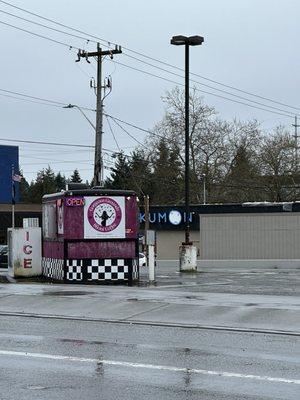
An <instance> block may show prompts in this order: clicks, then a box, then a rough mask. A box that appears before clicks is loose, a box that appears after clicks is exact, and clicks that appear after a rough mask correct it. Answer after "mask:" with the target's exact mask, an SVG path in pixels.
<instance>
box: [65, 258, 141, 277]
mask: <svg viewBox="0 0 300 400" xmlns="http://www.w3.org/2000/svg"><path fill="white" fill-rule="evenodd" d="M134 261H135V259H126V258H121V259H82V260H74V259H72V260H67V271H66V280H67V281H87V282H91V281H128V280H129V273H130V268H131V266H132V274H133V276H132V279H133V280H135V279H137V278H138V267H137V262H136V263H135V264H136V267H135V268H134Z"/></svg>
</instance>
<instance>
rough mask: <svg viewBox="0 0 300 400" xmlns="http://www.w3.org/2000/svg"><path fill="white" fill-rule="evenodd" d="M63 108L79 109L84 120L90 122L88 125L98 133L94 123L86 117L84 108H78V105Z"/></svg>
mask: <svg viewBox="0 0 300 400" xmlns="http://www.w3.org/2000/svg"><path fill="white" fill-rule="evenodd" d="M63 108H77V110H79V111H80V112H81V114H82V115H83V116H84V118H85V119H86V120H87V121H88V123H89V124H90V125H91V127H92V128H93V129H94V131H96V126H95V125H94V124H93V123H92V121H91V120H90V119H89V118H88V117H87V116H86V114H85V113H84V112H83V110H82V108H81V107H79V106H77V105H76V104H68V105H66V106H63Z"/></svg>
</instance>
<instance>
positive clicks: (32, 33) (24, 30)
mask: <svg viewBox="0 0 300 400" xmlns="http://www.w3.org/2000/svg"><path fill="white" fill-rule="evenodd" d="M0 24H2V25H5V26H9V27H10V28H14V29H17V30H18V31H22V32H26V33H28V34H29V35H33V36H37V37H39V38H42V39H45V40H48V41H50V42H53V43H56V44H60V45H62V46H65V47H68V48H69V50H72V49H76V50H79V47H75V46H73V45H70V44H67V43H64V42H61V41H59V40H56V39H52V38H49V37H48V36H44V35H40V34H39V33H35V32H32V31H29V30H27V29H24V28H19V27H18V26H16V25H12V24H8V23H7V22H4V21H0Z"/></svg>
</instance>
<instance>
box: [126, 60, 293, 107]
mask: <svg viewBox="0 0 300 400" xmlns="http://www.w3.org/2000/svg"><path fill="white" fill-rule="evenodd" d="M124 55H125V56H127V57H130V58H132V59H134V60H137V61H141V60H139V59H138V58H137V57H133V56H129V55H128V54H126V53H124ZM143 63H144V64H146V65H149V66H151V67H152V68H156V69H158V70H160V71H163V72H166V73H168V74H171V75H174V76H177V77H179V78H182V79H184V76H182V75H180V74H177V73H175V72H172V71H168V70H166V69H165V68H162V67H158V66H156V65H153V64H151V63H148V62H145V61H143ZM190 81H191V82H194V83H196V84H197V85H201V86H205V87H207V88H209V89H213V90H216V91H218V92H221V93H225V94H228V95H229V96H233V97H237V98H239V99H242V100H246V101H250V102H251V103H254V104H258V105H261V106H266V107H268V108H272V109H274V110H278V111H283V112H290V111H288V110H283V109H282V108H278V107H274V106H269V105H267V104H264V103H260V102H257V101H255V100H251V99H247V98H246V97H243V96H239V95H237V94H234V93H230V92H228V91H226V90H223V89H218V88H216V87H214V86H211V85H207V84H205V83H202V82H199V81H196V80H194V79H190ZM211 94H212V93H211ZM293 108H295V109H296V110H299V111H300V109H297V108H296V107H293Z"/></svg>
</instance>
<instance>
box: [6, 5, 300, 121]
mask: <svg viewBox="0 0 300 400" xmlns="http://www.w3.org/2000/svg"><path fill="white" fill-rule="evenodd" d="M4 3H5V4H8V3H6V2H4ZM0 12H4V13H6V12H5V11H1V10H0ZM7 14H8V15H12V16H14V17H16V18H20V19H24V18H22V17H18V16H16V15H14V14H11V13H7ZM24 20H25V21H28V22H30V23H34V24H37V25H39V26H42V27H45V28H48V29H52V30H55V31H57V32H60V33H63V34H67V35H69V36H74V37H77V38H81V39H84V40H87V41H90V40H89V39H86V38H84V37H81V36H78V35H72V34H69V33H68V32H64V31H61V30H57V29H54V28H51V27H47V26H46V25H44V24H38V23H36V22H34V21H31V20H28V19H24ZM51 21H52V20H51ZM52 22H53V21H52ZM0 23H2V24H4V25H7V26H10V27H12V28H15V29H18V30H21V31H24V32H26V33H29V34H32V35H35V36H38V37H40V38H43V39H46V40H50V41H51V42H54V43H56V44H61V45H64V46H66V47H69V49H72V48H74V49H77V50H79V48H78V47H75V46H73V45H69V44H67V43H64V42H61V41H58V40H55V39H52V38H49V37H47V36H44V35H40V34H37V33H34V32H32V31H29V30H26V29H23V28H19V27H17V26H15V25H12V24H8V23H5V22H3V21H0ZM53 23H54V22H53ZM68 29H73V28H69V27H68ZM73 30H75V29H73ZM101 40H103V39H101ZM128 50H130V49H128ZM125 55H126V53H125ZM127 56H128V57H131V58H133V59H135V60H138V61H140V62H143V63H144V64H147V65H150V66H151V67H153V68H157V69H159V70H162V71H164V72H166V73H169V74H172V75H175V76H179V77H181V78H182V76H181V75H179V74H176V73H174V72H172V71H168V70H165V69H164V68H161V67H158V66H155V65H153V64H150V63H147V62H145V61H143V60H140V59H138V58H137V57H133V56H129V55H127ZM153 60H155V59H153ZM157 61H158V60H157ZM115 63H116V64H119V65H122V66H125V67H127V68H131V69H133V70H136V71H139V72H141V73H144V74H147V75H149V76H152V77H157V78H160V79H163V80H165V81H169V82H172V83H175V84H177V85H182V86H183V84H180V83H178V82H174V81H171V80H169V79H166V78H163V77H161V76H158V75H155V74H152V73H149V72H147V71H144V70H140V69H138V68H134V67H132V66H129V65H127V64H124V63H120V62H115ZM165 64H167V63H165ZM167 65H168V66H170V67H172V68H176V69H179V70H182V69H181V68H178V67H175V66H173V65H171V64H167ZM192 75H195V76H199V77H201V78H203V77H202V76H200V75H197V74H192ZM192 81H193V82H195V83H196V84H198V85H202V86H206V87H208V88H211V89H213V90H216V91H219V92H222V93H225V94H228V95H229V96H233V97H237V98H240V99H242V100H245V101H249V102H251V103H254V104H258V105H262V106H263V107H268V108H272V109H274V110H278V111H283V112H285V113H287V112H289V111H287V110H282V109H279V108H278V107H274V106H270V105H267V104H263V103H260V102H257V101H255V100H251V99H247V98H245V97H242V96H239V95H236V94H234V93H230V92H228V91H224V90H222V89H218V88H215V87H212V86H210V85H206V84H204V83H201V82H198V81H195V80H192ZM215 83H218V84H219V82H217V81H215ZM224 86H227V87H230V86H228V85H224ZM230 88H231V89H234V90H237V89H236V88H234V87H230ZM197 90H198V91H200V92H202V93H205V94H208V95H211V96H215V97H219V98H222V99H224V100H228V101H231V102H235V103H238V104H241V105H245V106H248V107H252V108H256V109H259V110H262V111H266V112H272V111H271V110H268V109H266V108H261V107H255V106H253V105H250V104H247V103H244V102H241V101H236V100H233V99H230V98H228V97H225V96H220V95H217V94H215V93H211V92H207V91H204V90H200V89H197ZM239 91H240V92H243V93H247V94H248V95H252V96H256V97H260V98H262V99H265V100H267V101H272V102H274V103H277V104H281V105H284V106H286V107H290V108H293V109H296V110H300V109H299V108H296V107H293V106H289V105H287V104H284V103H280V102H277V101H273V100H271V99H268V98H266V97H262V96H257V95H254V94H251V93H250V92H246V91H242V90H239ZM273 113H276V112H273ZM277 114H278V115H283V116H286V117H289V118H290V117H292V116H293V115H287V114H285V115H284V114H282V113H278V112H277Z"/></svg>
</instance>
